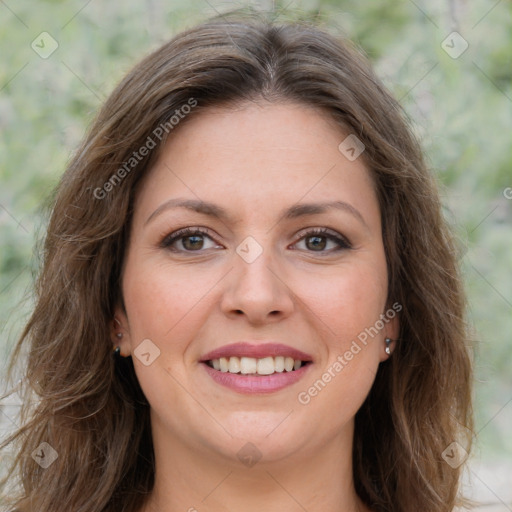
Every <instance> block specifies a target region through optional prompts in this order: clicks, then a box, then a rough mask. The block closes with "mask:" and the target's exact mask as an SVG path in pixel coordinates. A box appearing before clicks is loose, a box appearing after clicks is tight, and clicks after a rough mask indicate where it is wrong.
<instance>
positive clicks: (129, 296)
mask: <svg viewBox="0 0 512 512" xmlns="http://www.w3.org/2000/svg"><path fill="white" fill-rule="evenodd" d="M135 269H136V270H135ZM125 275H126V276H127V277H126V278H125V279H124V282H123V290H124V296H125V305H126V308H127V310H128V316H129V318H130V330H131V331H132V333H133V334H134V335H135V337H137V336H139V337H140V336H143V337H154V338H155V339H156V340H160V341H161V342H162V341H164V340H165V339H168V337H169V336H171V335H172V337H175V331H176V329H179V327H181V325H187V324H188V325H190V322H191V319H192V317H193V316H194V314H196V315H197V313H198V312H200V311H201V304H202V300H203V299H204V298H205V295H206V294H207V292H208V290H210V289H212V287H213V286H214V285H215V283H216V282H217V281H218V278H216V277H215V273H214V272H212V271H210V272H207V273H204V275H203V273H200V272H198V271H197V270H189V269H187V268H185V267H184V266H183V267H181V268H178V269H177V268H175V267H170V266H168V265H166V264H165V263H164V264H162V263H161V262H158V263H155V264H154V265H152V264H151V262H148V261H140V262H139V264H138V262H137V261H136V260H134V261H133V264H129V265H127V267H126V272H125ZM184 319H186V321H183V320H184Z"/></svg>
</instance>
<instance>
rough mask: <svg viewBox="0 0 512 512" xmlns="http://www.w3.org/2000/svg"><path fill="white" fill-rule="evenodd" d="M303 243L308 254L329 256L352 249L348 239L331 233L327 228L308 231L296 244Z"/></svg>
mask: <svg viewBox="0 0 512 512" xmlns="http://www.w3.org/2000/svg"><path fill="white" fill-rule="evenodd" d="M301 242H304V245H305V247H306V249H305V250H307V251H308V252H318V253H325V254H329V253H332V252H335V251H340V250H344V249H351V248H352V245H351V243H350V242H349V241H348V239H346V238H345V237H344V236H342V235H340V234H337V233H331V232H330V231H329V230H327V229H326V228H317V229H313V230H309V231H307V232H306V233H304V234H303V236H302V238H301V239H300V240H299V241H298V242H296V244H299V243H301Z"/></svg>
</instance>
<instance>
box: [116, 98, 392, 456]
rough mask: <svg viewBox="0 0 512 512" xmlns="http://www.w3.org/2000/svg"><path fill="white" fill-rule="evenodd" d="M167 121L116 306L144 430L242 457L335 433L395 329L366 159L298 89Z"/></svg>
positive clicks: (314, 447)
mask: <svg viewBox="0 0 512 512" xmlns="http://www.w3.org/2000/svg"><path fill="white" fill-rule="evenodd" d="M175 130H176V131H175V132H173V133H172V137H171V138H170V140H169V142H168V143H167V145H166V146H165V147H164V149H163V152H162V153H161V156H160V158H159V160H158V162H157V163H156V165H155V166H154V168H153V169H152V170H151V172H150V174H149V176H148V177H147V179H146V181H145V182H144V184H143V187H142V189H141V191H140V193H139V195H138V197H137V200H136V204H135V209H134V216H133V225H132V231H131V238H130V244H129V247H128V248H127V253H126V260H125V266H124V271H123V279H122V290H123V297H124V303H125V306H126V311H125V312H123V311H122V310H121V309H120V308H118V310H117V312H116V316H117V318H118V319H119V321H120V323H121V328H122V331H123V333H124V336H123V338H122V342H121V349H122V353H123V354H124V355H128V354H131V355H132V357H133V362H134V365H135V370H136V373H137V377H138V379H139V382H140V385H141V387H142V389H143V391H144V394H145V395H146V397H147V399H148V401H149V403H150V406H151V421H152V428H153V435H154V438H155V442H158V441H157V440H161V442H165V443H168V445H169V446H170V445H173V446H182V447H183V446H186V447H188V448H189V449H190V450H195V449H196V448H197V447H200V450H201V454H202V456H203V457H211V458H213V457H215V458H216V460H219V458H224V459H225V460H226V461H228V460H230V461H232V462H235V463H238V464H239V463H240V461H242V463H244V462H243V459H244V458H245V459H246V458H247V457H246V456H249V457H253V458H254V457H255V458H256V459H259V458H260V457H261V461H262V462H265V461H268V462H270V461H277V460H279V459H281V458H283V457H298V458H300V457H303V456H308V454H309V455H311V454H313V453H317V452H318V451H319V450H321V449H322V448H325V447H329V446H331V447H332V446H333V443H337V446H340V444H339V443H340V442H347V440H349V439H350V440H351V438H352V437H351V436H352V433H353V419H354V415H355V414H356V412H357V410H358V409H359V407H360V406H361V404H362V403H363V401H364V399H365V397H366V396H367V394H368V392H369V390H370V388H371V386H372V383H373V380H374V377H375V374H376V372H377V369H378V366H379V363H380V362H381V361H383V360H384V359H385V358H386V357H387V356H386V353H385V350H384V349H385V343H384V338H385V337H386V336H389V337H391V338H394V337H396V335H397V329H398V323H397V320H396V317H395V312H394V311H393V314H390V310H388V312H387V315H386V298H387V273H386V259H385V254H384V248H383V242H382V236H381V219H380V212H379V207H378V203H377V197H376V194H375V191H374V187H373V184H372V180H371V178H370V174H369V172H368V169H367V168H366V167H365V165H364V163H363V160H362V158H355V159H354V155H357V153H356V151H350V147H348V151H347V145H348V146H350V141H351V140H352V139H349V140H348V141H346V142H345V144H344V145H342V149H343V148H344V152H342V151H341V150H340V149H339V148H338V146H339V145H340V143H341V142H342V141H343V140H344V139H345V138H346V137H347V136H348V135H349V134H348V133H343V132H342V131H341V130H340V129H339V128H337V127H336V126H335V125H334V124H333V123H332V122H331V121H330V120H329V119H328V118H327V117H326V116H325V114H323V113H321V112H319V111H317V110H315V109H312V108H309V107H306V106H303V105H299V104H270V103H262V104H259V105H257V104H253V103H251V104H246V105H244V106H243V107H239V108H236V109H235V108H232V109H210V110H208V111H205V112H203V113H201V114H199V115H197V116H196V117H194V118H191V119H189V120H187V122H186V123H184V124H183V125H182V126H178V127H177V128H175ZM355 149H356V150H357V149H360V148H355ZM348 157H350V158H348ZM180 204H182V206H180ZM329 204H334V205H335V206H331V207H329V206H328V205H329ZM312 205H315V206H314V207H313V206H312ZM184 229H187V230H188V231H186V232H183V230H184ZM393 317H395V318H394V319H392V320H390V318H393ZM233 344H234V345H233ZM230 345H233V346H231V347H230ZM221 356H223V358H222V359H221ZM242 358H243V359H242ZM289 358H291V359H289ZM292 360H293V362H292V363H290V361H292ZM295 360H300V361H303V362H306V361H307V364H302V365H301V367H300V369H298V370H293V371H289V370H291V368H290V365H293V364H295ZM212 366H213V368H212ZM219 366H220V369H217V368H219ZM283 366H285V368H284V369H283ZM296 366H297V367H298V364H297V365H296ZM226 370H227V371H226ZM164 440H165V441H164ZM248 442H250V443H252V445H254V446H252V445H248V444H246V443H248ZM347 446H348V445H347ZM244 450H245V452H244ZM238 459H240V461H239V460H238Z"/></svg>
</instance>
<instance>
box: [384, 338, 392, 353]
mask: <svg viewBox="0 0 512 512" xmlns="http://www.w3.org/2000/svg"><path fill="white" fill-rule="evenodd" d="M384 341H385V342H386V349H385V350H386V354H387V355H388V356H390V355H391V346H390V345H391V342H392V341H393V340H392V339H391V338H386V339H385V340H384Z"/></svg>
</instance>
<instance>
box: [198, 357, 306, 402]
mask: <svg viewBox="0 0 512 512" xmlns="http://www.w3.org/2000/svg"><path fill="white" fill-rule="evenodd" d="M201 364H202V366H204V368H205V370H206V372H207V373H208V375H210V377H211V378H212V379H213V380H214V381H215V382H217V383H218V384H221V385H222V386H225V387H227V388H230V389H232V390H234V391H237V392H238V393H245V394H247V395H252V394H256V393H273V392H274V391H279V390H280V389H283V388H285V387H287V386H291V385H292V384H295V382H297V381H298V380H300V379H301V378H302V377H304V375H305V374H306V372H308V371H309V368H310V366H313V364H312V363H308V364H306V365H305V366H301V367H300V368H299V369H298V370H294V371H292V372H281V373H273V374H272V375H261V376H252V375H251V376H249V375H241V374H238V373H229V372H221V371H219V370H215V369H213V368H212V367H210V366H208V365H207V364H206V363H201Z"/></svg>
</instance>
